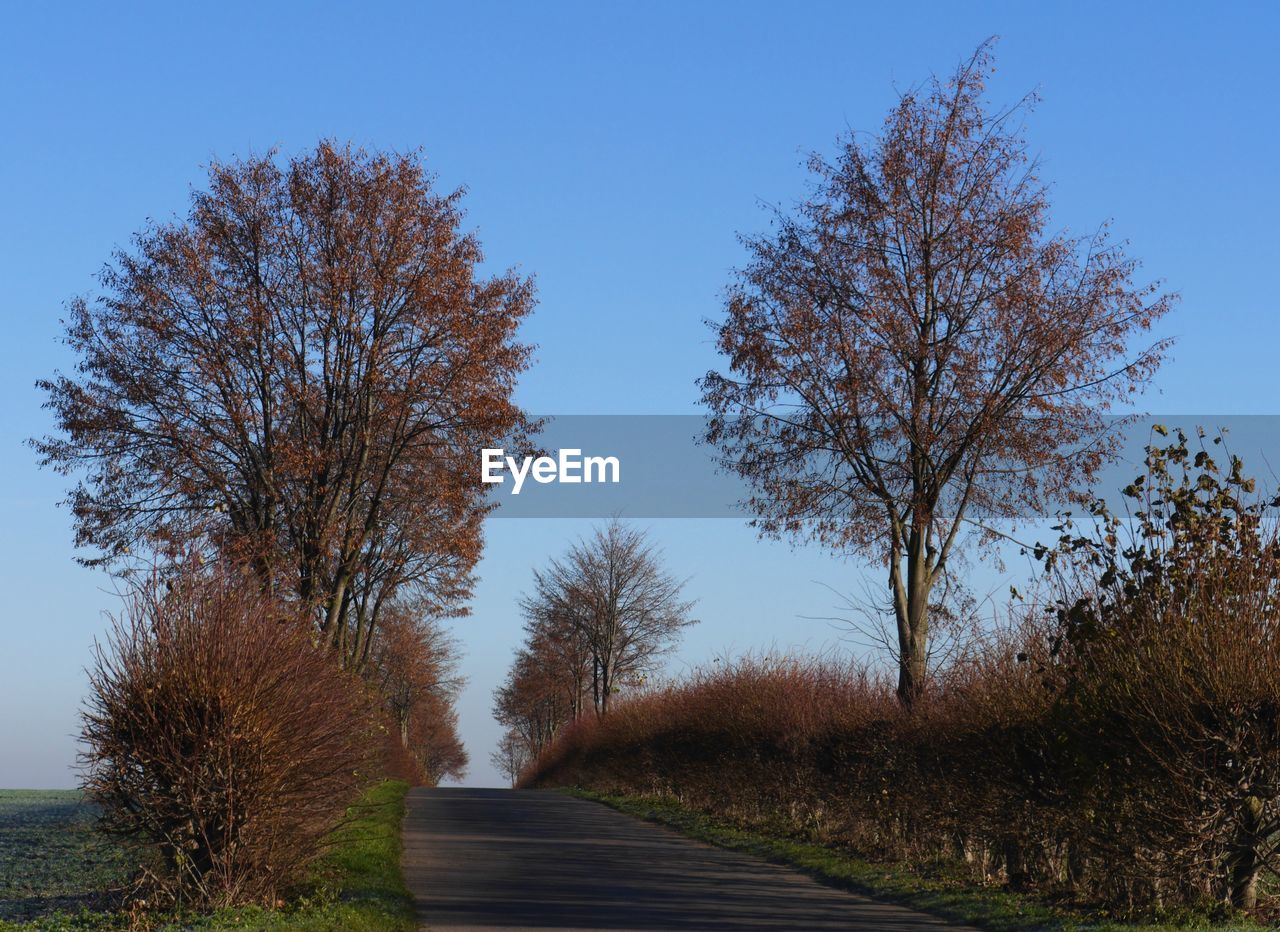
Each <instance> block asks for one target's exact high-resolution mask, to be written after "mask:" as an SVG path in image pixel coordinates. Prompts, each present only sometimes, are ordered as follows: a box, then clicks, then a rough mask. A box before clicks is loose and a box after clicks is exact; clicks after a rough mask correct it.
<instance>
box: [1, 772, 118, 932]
mask: <svg viewBox="0 0 1280 932" xmlns="http://www.w3.org/2000/svg"><path fill="white" fill-rule="evenodd" d="M92 823H93V812H92V810H91V809H90V808H89V807H88V806H87V805H85V804H84V802H82V800H81V797H80V793H79V792H78V791H75V790H0V921H4V920H8V921H18V922H20V921H23V920H29V919H34V918H36V917H37V916H40V915H44V914H47V913H50V912H54V911H58V910H62V911H72V912H74V911H78V910H80V909H81V908H82V907H86V906H92V905H94V902H95V900H97V899H98V898H99V896H100V895H101V894H102V892H103V891H105V890H107V889H109V888H110V887H112V886H114V885H118V884H120V883H121V882H123V880H124V879H125V876H126V867H125V861H124V858H123V857H122V855H121V853H120V851H119V850H118V849H116V848H115V847H113V846H112V845H111V844H110V843H109V842H106V841H104V840H102V839H100V838H98V837H97V836H95V834H94V832H93V828H92Z"/></svg>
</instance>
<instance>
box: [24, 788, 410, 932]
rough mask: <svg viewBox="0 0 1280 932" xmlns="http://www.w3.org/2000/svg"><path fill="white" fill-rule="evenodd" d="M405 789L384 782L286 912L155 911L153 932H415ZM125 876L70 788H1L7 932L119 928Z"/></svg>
mask: <svg viewBox="0 0 1280 932" xmlns="http://www.w3.org/2000/svg"><path fill="white" fill-rule="evenodd" d="M407 790H408V785H407V784H404V783H399V782H396V781H388V782H385V783H382V784H379V785H377V786H375V787H373V788H372V789H370V790H369V792H368V793H367V794H366V795H365V796H364V798H363V799H362V800H361V801H360V802H359V803H357V804H356V805H355V806H353V807H352V808H351V809H350V810H349V812H348V821H347V822H346V823H345V824H344V825H343V826H342V827H341V828H339V829H338V830H337V831H335V832H334V834H333V837H332V839H331V847H330V850H329V853H328V854H327V855H326V856H325V857H324V858H323V859H322V860H321V861H320V862H319V863H317V864H316V866H315V870H314V871H313V875H312V877H311V878H310V880H309V882H307V883H306V884H304V885H303V888H302V889H300V890H298V891H297V895H296V897H295V898H294V899H293V900H292V901H291V902H290V903H289V904H288V905H287V906H286V908H284V909H281V910H274V911H269V910H263V909H257V908H253V907H245V908H242V909H225V910H219V911H218V912H215V913H212V914H209V913H205V914H197V913H186V912H182V913H167V912H160V913H152V914H150V915H148V916H147V917H146V919H147V922H148V923H149V924H150V925H151V927H152V928H154V929H157V930H169V929H174V930H176V929H184V930H187V929H202V930H221V929H245V928H250V929H289V930H315V932H321V930H334V929H343V930H351V932H383V930H387V932H395V930H406V932H407V930H410V929H414V928H416V927H417V925H416V923H415V922H414V918H413V902H412V900H411V899H410V898H409V895H408V892H407V891H406V890H405V887H404V881H403V879H402V878H401V876H400V821H401V819H402V817H403V815H404V796H405V793H406V791H407ZM126 877H127V868H126V859H125V856H124V854H123V852H122V851H120V850H119V849H117V848H114V847H113V846H112V845H111V843H110V842H109V841H107V840H104V839H102V838H100V837H97V836H95V834H94V832H93V811H92V809H91V808H90V807H89V806H87V805H85V804H84V803H83V802H82V801H81V797H80V794H79V793H78V792H75V791H69V790H56V791H48V790H0V930H8V929H18V928H22V929H27V928H30V929H39V930H54V929H57V930H63V929H69V928H75V929H84V930H90V929H92V930H107V929H112V930H117V929H119V930H122V929H126V928H128V927H129V917H128V915H127V914H125V913H124V912H121V911H118V910H112V909H111V908H110V904H109V903H107V902H104V897H103V894H104V893H105V892H106V891H109V890H110V889H111V888H112V887H114V886H118V885H120V884H121V883H122V882H123V881H124V880H125V878H126Z"/></svg>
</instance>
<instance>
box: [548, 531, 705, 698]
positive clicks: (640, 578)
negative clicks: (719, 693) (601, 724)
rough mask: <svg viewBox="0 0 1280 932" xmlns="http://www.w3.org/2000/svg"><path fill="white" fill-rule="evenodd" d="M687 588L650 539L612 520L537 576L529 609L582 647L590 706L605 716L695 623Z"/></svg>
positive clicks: (564, 638)
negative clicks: (630, 682)
mask: <svg viewBox="0 0 1280 932" xmlns="http://www.w3.org/2000/svg"><path fill="white" fill-rule="evenodd" d="M683 589H684V582H683V581H682V580H679V579H677V578H675V577H674V576H672V575H671V574H670V573H668V572H667V571H666V570H665V569H664V568H663V566H662V558H661V554H660V553H659V552H658V550H657V549H656V548H655V547H654V546H653V544H651V543H650V542H649V540H648V538H647V537H646V535H645V533H644V532H643V531H639V530H636V529H634V528H629V527H627V526H626V525H625V524H623V523H622V522H621V521H619V520H618V519H616V518H615V519H614V520H612V521H610V522H609V523H608V524H607V525H605V526H604V527H603V528H598V529H597V530H596V531H595V532H594V533H593V534H592V536H591V537H590V538H589V539H587V540H580V541H578V542H577V543H576V544H574V545H573V546H572V547H571V548H570V549H569V552H568V553H567V554H566V555H565V556H564V558H563V559H560V560H552V561H551V563H550V564H549V565H548V567H547V568H546V569H545V570H540V571H537V572H535V574H534V595H533V596H532V598H531V599H530V600H526V603H525V611H526V614H529V615H532V617H535V618H537V617H540V618H543V619H545V620H546V621H545V624H546V625H547V627H551V628H558V629H560V632H561V635H560V643H564V642H566V641H567V642H568V643H569V644H570V645H582V646H583V647H585V651H586V655H587V657H589V664H590V666H589V675H590V684H591V698H592V703H593V705H594V707H595V711H596V714H597V715H603V714H605V713H606V712H608V711H609V702H610V699H611V698H612V696H613V695H614V694H615V693H616V692H617V691H618V689H619V687H620V686H621V685H622V684H623V683H624V682H625V681H626V680H627V679H629V678H638V677H642V676H643V675H644V674H645V673H647V672H648V671H649V670H650V669H651V668H652V667H653V665H654V664H655V663H656V662H657V661H658V659H659V658H660V657H662V655H663V654H665V653H667V652H668V651H670V650H671V649H673V648H674V647H675V644H676V641H677V639H678V638H679V636H680V633H681V631H682V630H683V629H684V628H686V627H688V626H689V625H692V624H694V623H695V619H694V618H692V617H691V615H690V612H691V611H692V609H693V603H692V602H688V601H684V600H683V599H682V597H681V593H682V591H683ZM549 640H551V641H552V642H553V643H554V642H555V639H554V638H549ZM574 659H575V661H576V659H577V656H576V655H575V657H574ZM573 672H574V673H575V674H576V672H577V671H576V670H574V671H573Z"/></svg>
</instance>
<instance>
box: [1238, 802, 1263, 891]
mask: <svg viewBox="0 0 1280 932" xmlns="http://www.w3.org/2000/svg"><path fill="white" fill-rule="evenodd" d="M1262 809H1263V805H1262V800H1261V799H1259V798H1258V797H1257V796H1250V797H1249V798H1248V799H1246V800H1245V809H1244V812H1243V813H1242V814H1241V823H1240V830H1239V832H1238V834H1237V836H1236V846H1235V849H1236V850H1235V851H1234V852H1233V854H1232V857H1231V905H1233V906H1235V907H1237V908H1239V909H1253V908H1254V907H1255V906H1257V905H1258V875H1259V874H1260V873H1261V872H1262V858H1260V857H1259V856H1258V845H1259V844H1260V842H1261V839H1260V838H1259V837H1258V832H1259V829H1260V827H1261V825H1262Z"/></svg>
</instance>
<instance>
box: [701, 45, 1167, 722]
mask: <svg viewBox="0 0 1280 932" xmlns="http://www.w3.org/2000/svg"><path fill="white" fill-rule="evenodd" d="M990 71H991V55H990V48H989V45H984V46H983V47H982V48H980V49H979V50H978V52H977V53H976V54H975V55H974V57H973V58H972V59H971V60H970V61H968V62H967V63H965V64H964V65H963V66H961V67H960V68H959V69H958V70H957V71H956V73H955V75H954V76H953V77H952V78H951V79H950V80H949V81H946V82H943V81H940V80H937V79H934V80H932V81H931V82H929V83H928V84H927V85H925V86H924V87H922V88H920V89H918V90H916V91H912V92H909V93H907V94H905V95H903V96H902V98H901V100H900V101H899V103H898V106H897V107H896V108H895V109H894V110H893V112H892V113H891V114H890V115H889V117H888V119H887V120H886V122H885V126H884V131H883V133H882V134H881V135H880V137H879V138H878V139H875V140H872V141H867V140H864V139H862V138H859V137H854V136H850V137H849V138H847V139H846V140H845V141H844V142H843V147H842V149H841V152H840V154H839V157H838V158H837V160H836V161H835V162H834V163H828V162H826V161H823V160H822V159H820V158H818V157H814V158H813V159H812V162H811V165H812V168H813V170H814V171H815V173H816V174H817V179H818V181H817V186H816V190H815V192H814V194H813V195H812V196H811V197H810V198H809V199H808V200H806V201H805V202H804V203H803V204H802V205H801V207H800V208H799V210H798V212H797V213H795V214H794V215H780V216H779V218H778V225H779V228H778V230H777V232H776V235H772V236H767V237H760V238H756V239H752V240H748V246H749V248H750V250H751V254H752V260H751V262H750V264H749V265H748V266H747V267H746V268H745V269H744V270H742V271H741V272H740V273H739V276H738V279H737V282H736V283H735V285H734V287H733V288H732V289H731V291H730V293H729V297H728V302H727V315H726V318H725V319H724V321H723V322H722V323H721V324H720V325H719V327H718V335H719V339H718V343H719V348H720V350H721V352H722V353H724V355H725V356H726V357H727V359H728V367H727V371H726V372H715V371H713V372H710V373H708V374H707V375H706V376H705V377H704V378H703V379H702V380H701V382H700V384H701V388H702V391H703V399H704V401H705V403H706V404H707V405H708V406H709V408H710V409H711V412H712V418H711V422H710V424H709V427H708V430H707V434H706V439H707V440H708V442H710V443H712V444H715V445H718V446H719V447H720V449H721V451H722V454H723V458H724V462H725V463H726V464H727V466H728V467H729V468H731V469H733V470H735V471H736V472H737V473H738V474H740V475H742V476H743V477H745V478H746V479H747V480H749V481H750V483H751V484H752V487H753V493H752V497H751V498H750V501H749V503H748V504H749V505H750V507H751V508H752V509H753V510H754V512H755V513H756V515H757V525H758V527H759V528H760V529H761V532H762V533H763V534H767V535H774V536H796V537H800V538H804V539H812V540H816V541H818V542H820V543H822V544H824V545H827V546H830V547H832V548H835V549H838V550H853V551H856V552H860V553H863V554H866V555H868V556H871V557H873V558H876V559H879V560H883V561H884V563H885V565H886V566H887V568H888V585H889V592H890V595H891V598H892V603H893V615H894V619H895V623H896V638H897V644H896V647H897V660H898V670H899V676H898V693H899V696H900V698H901V700H902V701H903V702H904V703H907V704H909V703H911V702H912V701H913V700H914V699H915V698H916V697H917V696H918V695H919V694H920V692H921V690H922V689H923V688H924V684H925V677H926V658H927V657H928V651H929V605H930V597H931V594H932V593H933V591H934V588H935V586H936V584H937V583H938V582H939V580H941V579H942V578H943V576H944V575H945V574H946V572H947V567H948V560H949V558H951V556H952V552H953V549H954V548H955V547H956V546H957V544H958V542H959V541H960V539H961V536H962V535H961V529H962V528H963V527H964V526H965V525H966V523H978V524H981V525H985V526H987V527H990V526H991V522H992V520H993V519H996V520H999V519H1012V518H1015V517H1018V516H1021V515H1027V514H1041V513H1044V512H1045V511H1046V509H1047V507H1048V506H1049V505H1051V504H1052V503H1055V502H1059V501H1061V500H1062V499H1063V498H1064V497H1067V496H1069V495H1070V494H1071V491H1072V489H1074V488H1077V487H1078V485H1079V484H1080V483H1081V482H1082V481H1083V480H1087V479H1089V478H1090V477H1091V476H1092V475H1094V473H1095V472H1096V471H1097V469H1098V468H1099V466H1100V465H1101V464H1102V463H1103V462H1105V461H1106V459H1107V458H1108V456H1109V455H1110V454H1111V453H1112V452H1113V450H1114V442H1115V439H1114V434H1113V433H1112V432H1111V431H1109V430H1108V422H1107V421H1106V419H1105V418H1104V414H1105V412H1106V411H1107V410H1108V408H1109V406H1110V405H1111V403H1112V402H1114V401H1116V400H1118V399H1124V398H1128V397H1130V395H1131V394H1132V393H1134V392H1136V391H1137V390H1138V389H1139V388H1141V387H1142V386H1143V385H1144V384H1145V383H1146V382H1147V381H1148V380H1149V378H1150V377H1151V375H1152V373H1153V372H1154V370H1155V369H1156V367H1157V366H1158V365H1159V363H1160V361H1161V359H1162V357H1163V354H1164V351H1165V349H1166V344H1165V343H1163V342H1155V343H1154V344H1153V345H1150V346H1148V347H1147V348H1146V349H1143V350H1141V351H1138V352H1136V353H1135V352H1131V348H1130V346H1131V343H1132V342H1133V340H1134V338H1135V337H1136V336H1137V335H1139V334H1141V333H1142V332H1144V331H1147V330H1148V329H1149V328H1150V327H1151V326H1152V324H1153V322H1155V321H1156V320H1157V319H1159V318H1160V317H1161V316H1162V315H1163V314H1164V313H1165V312H1166V311H1167V310H1168V309H1169V307H1170V304H1171V302H1172V298H1171V297H1169V296H1160V295H1158V294H1157V293H1156V291H1155V288H1154V286H1138V285H1135V284H1134V275H1135V271H1136V263H1135V262H1134V261H1133V260H1132V259H1129V258H1127V257H1126V256H1125V254H1124V251H1123V249H1122V248H1121V247H1120V246H1118V245H1116V244H1114V243H1112V242H1111V241H1110V240H1109V239H1108V236H1107V232H1106V229H1105V227H1104V228H1103V229H1102V230H1100V231H1099V232H1098V233H1096V234H1095V235H1093V236H1089V237H1084V238H1075V237H1071V236H1069V235H1067V234H1065V233H1052V232H1050V230H1049V204H1048V197H1047V192H1046V189H1045V186H1044V185H1043V184H1042V183H1041V182H1040V180H1039V179H1038V177H1037V166H1036V163H1035V161H1034V160H1033V159H1031V158H1030V157H1029V156H1028V154H1027V150H1026V146H1025V144H1024V142H1023V140H1022V138H1021V136H1020V135H1019V131H1018V128H1017V126H1016V125H1015V123H1016V120H1017V119H1018V117H1019V116H1020V114H1022V113H1023V112H1024V111H1025V110H1026V108H1027V106H1029V104H1030V102H1031V101H1030V100H1024V101H1023V102H1022V103H1020V104H1019V105H1017V106H1015V107H1013V108H1012V109H1010V110H1007V111H1004V112H991V111H989V110H988V109H986V107H985V106H984V102H983V91H984V82H985V79H986V76H987V74H988V73H989V72H990Z"/></svg>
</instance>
